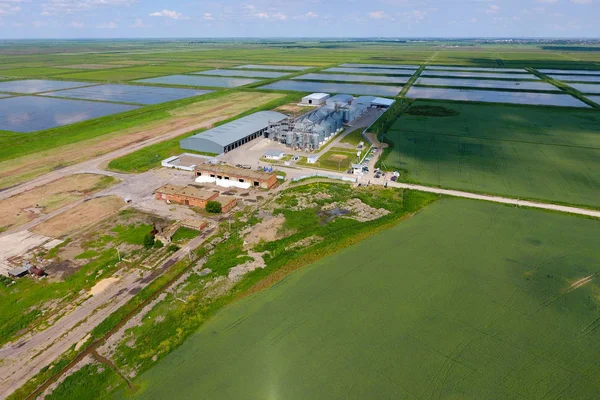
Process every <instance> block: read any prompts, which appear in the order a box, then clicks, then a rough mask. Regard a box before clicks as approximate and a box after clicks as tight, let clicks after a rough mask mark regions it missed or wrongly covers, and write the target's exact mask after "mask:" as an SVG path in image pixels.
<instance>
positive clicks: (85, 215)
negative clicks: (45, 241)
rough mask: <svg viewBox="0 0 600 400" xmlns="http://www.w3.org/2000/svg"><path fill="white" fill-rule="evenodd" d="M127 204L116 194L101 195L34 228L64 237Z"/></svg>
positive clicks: (100, 219)
mask: <svg viewBox="0 0 600 400" xmlns="http://www.w3.org/2000/svg"><path fill="white" fill-rule="evenodd" d="M125 205H126V204H125V202H124V201H123V200H122V199H121V198H119V197H116V196H107V197H99V198H96V199H92V200H90V201H87V202H85V203H83V204H80V205H78V206H77V207H75V208H73V209H71V210H68V211H66V212H64V213H62V214H60V215H57V216H55V217H53V218H50V219H49V220H47V221H44V222H42V223H41V224H39V225H38V226H36V227H35V228H34V229H33V230H34V232H36V233H39V234H42V235H46V236H50V237H55V238H60V237H64V236H67V235H70V234H72V233H75V232H78V231H80V230H82V229H85V228H89V227H91V226H93V225H95V224H97V223H98V222H100V221H102V220H103V219H104V218H107V217H109V216H111V215H113V214H115V213H116V212H117V211H119V210H120V209H121V208H123V207H124V206H125Z"/></svg>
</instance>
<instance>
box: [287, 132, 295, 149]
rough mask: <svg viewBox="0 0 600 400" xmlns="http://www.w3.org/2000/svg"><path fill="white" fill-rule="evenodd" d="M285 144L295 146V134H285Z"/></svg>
mask: <svg viewBox="0 0 600 400" xmlns="http://www.w3.org/2000/svg"><path fill="white" fill-rule="evenodd" d="M285 144H287V145H288V146H291V145H292V144H294V133H293V132H286V133H285Z"/></svg>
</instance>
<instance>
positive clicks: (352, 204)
mask: <svg viewBox="0 0 600 400" xmlns="http://www.w3.org/2000/svg"><path fill="white" fill-rule="evenodd" d="M334 209H340V210H346V211H349V212H350V215H344V216H343V217H344V218H351V219H354V220H356V221H359V222H367V221H373V220H375V219H379V218H381V217H383V216H386V215H388V214H389V213H390V212H389V211H388V210H386V209H385V208H374V207H371V206H370V205H368V204H365V203H363V202H362V201H361V200H360V199H350V200H348V201H346V202H344V203H330V204H327V205H326V206H324V207H323V210H325V211H328V210H334Z"/></svg>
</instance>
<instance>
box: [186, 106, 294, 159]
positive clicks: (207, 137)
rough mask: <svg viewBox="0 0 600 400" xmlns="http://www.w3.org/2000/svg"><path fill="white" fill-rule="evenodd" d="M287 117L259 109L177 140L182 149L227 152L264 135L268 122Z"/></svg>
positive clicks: (215, 152)
mask: <svg viewBox="0 0 600 400" xmlns="http://www.w3.org/2000/svg"><path fill="white" fill-rule="evenodd" d="M285 118H287V116H286V115H284V114H281V113H278V112H276V111H259V112H257V113H254V114H250V115H248V116H245V117H242V118H240V119H236V120H235V121H232V122H229V123H227V124H223V125H221V126H217V127H216V128H213V129H209V130H207V131H204V132H201V133H198V134H196V135H194V136H190V137H189V138H186V139H183V140H182V141H181V142H179V144H180V146H181V148H182V149H186V150H193V151H198V152H203V153H213V154H221V153H227V152H228V151H231V150H233V149H235V148H237V147H239V146H241V145H243V144H246V143H248V142H250V141H251V140H254V139H256V138H258V137H261V136H263V135H264V133H265V131H266V130H267V128H268V127H269V123H275V122H279V121H282V120H284V119H285Z"/></svg>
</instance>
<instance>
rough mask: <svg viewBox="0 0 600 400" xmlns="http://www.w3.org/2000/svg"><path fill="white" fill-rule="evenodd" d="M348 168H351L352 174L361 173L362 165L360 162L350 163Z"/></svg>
mask: <svg viewBox="0 0 600 400" xmlns="http://www.w3.org/2000/svg"><path fill="white" fill-rule="evenodd" d="M350 168H351V169H352V173H353V174H354V175H361V174H362V171H363V166H362V165H361V164H352V165H351V166H350Z"/></svg>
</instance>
